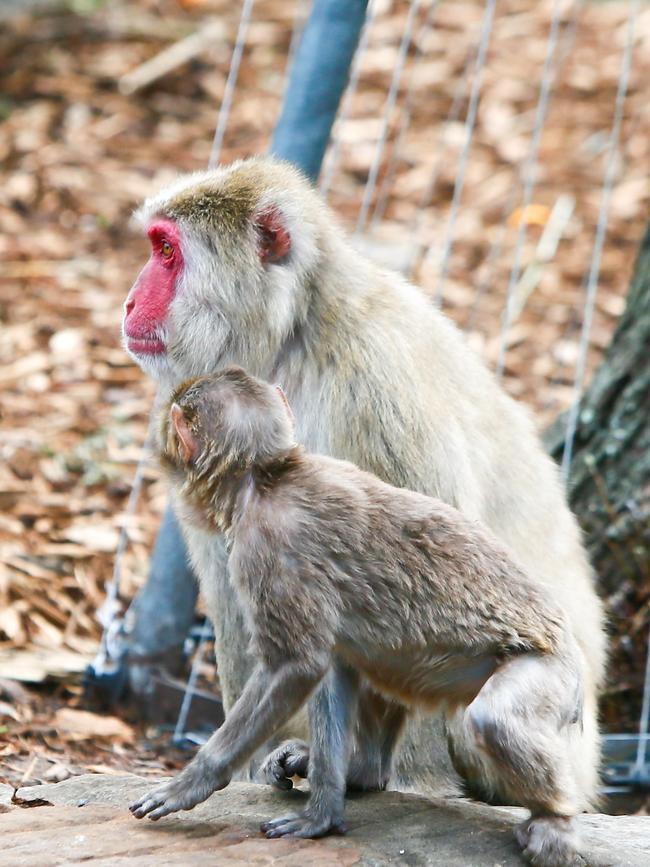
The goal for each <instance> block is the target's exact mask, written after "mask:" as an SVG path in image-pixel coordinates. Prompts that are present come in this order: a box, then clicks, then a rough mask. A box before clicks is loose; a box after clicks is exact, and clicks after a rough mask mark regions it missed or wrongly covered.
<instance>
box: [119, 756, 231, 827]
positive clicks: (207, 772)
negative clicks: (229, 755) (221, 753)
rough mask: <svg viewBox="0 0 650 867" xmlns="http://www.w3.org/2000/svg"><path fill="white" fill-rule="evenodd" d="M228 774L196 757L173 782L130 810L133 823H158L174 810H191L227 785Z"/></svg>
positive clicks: (204, 758) (147, 796)
mask: <svg viewBox="0 0 650 867" xmlns="http://www.w3.org/2000/svg"><path fill="white" fill-rule="evenodd" d="M231 776H232V774H231V773H230V771H228V770H226V769H224V768H223V767H221V768H219V767H218V766H216V765H213V764H212V763H211V762H210V761H209V760H208V759H207V758H206V756H197V757H196V758H195V759H194V760H193V761H191V762H190V763H189V765H188V766H187V767H186V768H185V769H184V770H183V771H181V773H180V774H178V775H177V776H176V777H174V779H173V780H170V781H169V782H168V783H163V784H162V785H161V786H158V787H157V788H155V789H153V790H152V791H151V792H149V793H148V794H146V795H144V797H142V798H139V799H138V800H137V801H135V802H134V803H133V804H131V806H130V807H129V810H131V812H132V813H133V815H134V816H135V817H136V819H142V818H143V817H144V816H149V818H150V819H153V820H154V822H155V821H156V820H157V819H160V818H162V817H163V816H167V815H168V814H169V813H175V812H176V811H177V810H191V809H192V807H195V806H196V805H197V804H200V803H201V801H205V800H206V798H209V797H210V795H211V794H212V793H213V792H216V791H218V790H219V789H224V788H225V787H226V786H227V785H228V783H229V782H230V778H231Z"/></svg>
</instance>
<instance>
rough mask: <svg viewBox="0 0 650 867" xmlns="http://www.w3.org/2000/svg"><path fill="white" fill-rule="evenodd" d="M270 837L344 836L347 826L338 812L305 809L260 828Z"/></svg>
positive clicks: (271, 821)
mask: <svg viewBox="0 0 650 867" xmlns="http://www.w3.org/2000/svg"><path fill="white" fill-rule="evenodd" d="M261 830H262V832H263V833H264V834H265V835H266V836H267V837H269V838H271V837H324V836H325V835H326V834H345V832H346V831H347V826H346V824H345V821H344V820H343V816H342V815H341V814H340V812H339V811H338V810H332V809H329V808H328V807H327V806H326V805H323V806H322V807H320V808H319V809H310V808H309V807H307V809H306V810H303V812H302V813H298V814H296V813H294V814H292V815H290V816H282V817H281V818H280V819H271V820H270V821H269V822H264V824H263V825H262V826H261Z"/></svg>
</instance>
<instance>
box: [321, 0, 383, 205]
mask: <svg viewBox="0 0 650 867" xmlns="http://www.w3.org/2000/svg"><path fill="white" fill-rule="evenodd" d="M376 9H377V3H376V2H375V0H369V2H368V7H367V10H366V21H365V24H364V25H363V32H362V33H361V39H360V40H359V45H358V47H357V50H356V52H355V55H354V60H353V62H352V71H351V72H350V81H349V83H348V86H347V88H346V91H345V96H344V97H343V104H342V105H341V109H340V111H339V115H338V120H337V121H336V128H335V130H334V137H333V141H332V147H331V148H330V152H329V155H328V156H327V158H326V163H325V169H324V171H323V175H322V179H321V182H320V187H319V189H320V193H321V195H322V197H323V198H324V199H325V200H327V197H328V195H329V191H330V189H331V186H332V180H333V178H334V175H335V173H336V169H337V168H338V164H339V160H340V157H341V144H342V139H341V135H340V130H341V127H342V125H343V124H344V123H345V121H346V120H347V119H348V117H349V115H350V112H351V110H352V100H353V98H354V95H355V93H356V92H357V88H358V86H359V76H360V75H361V65H362V62H363V57H364V55H365V53H366V49H367V47H368V41H369V39H370V31H371V29H372V24H373V21H374V20H375V12H376Z"/></svg>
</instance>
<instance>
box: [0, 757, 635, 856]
mask: <svg viewBox="0 0 650 867" xmlns="http://www.w3.org/2000/svg"><path fill="white" fill-rule="evenodd" d="M155 783H156V780H152V779H143V778H142V777H136V776H130V775H126V776H106V775H99V774H86V775H84V776H81V777H73V778H71V779H69V780H65V781H64V782H62V783H56V784H47V785H42V786H33V787H29V788H21V789H19V790H18V793H17V795H18V797H19V798H20V799H22V803H23V805H24V806H17V805H12V804H11V803H10V795H11V791H10V790H9V791H4V789H3V790H2V791H0V795H1V796H2V797H0V841H1V842H0V865H1V867H55V865H71V864H81V863H84V864H90V865H91V867H204V865H205V867H207V865H210V867H220V865H228V867H230V865H247V867H249V865H251V867H258V865H270V864H280V865H283V867H285V865H286V867H305V865H313V867H352V865H360V867H383V865H409V867H420V865H422V867H424V865H437V867H521V865H522V864H523V863H524V862H523V859H522V858H521V856H520V855H519V852H518V850H517V847H516V845H515V843H514V840H513V835H512V829H513V827H514V825H515V824H517V822H518V821H520V820H521V819H522V818H524V817H525V816H526V813H525V811H524V810H518V809H514V808H504V807H487V806H485V805H483V804H476V803H474V802H471V801H466V800H462V799H444V800H442V799H439V800H434V799H428V798H424V797H421V796H419V795H410V794H403V793H400V792H380V793H376V794H366V795H357V796H352V797H350V798H349V799H348V807H347V820H348V825H349V828H350V830H349V832H348V834H347V835H346V836H345V837H327V838H325V839H323V840H290V839H289V840H287V839H279V840H267V839H266V838H265V837H263V836H262V835H261V833H260V831H259V825H260V823H261V822H262V821H264V820H265V819H269V818H273V817H275V816H279V815H282V814H283V813H286V812H289V811H292V810H297V809H300V808H301V807H302V805H303V804H304V802H305V800H306V793H305V792H300V791H295V790H294V791H292V792H286V793H280V792H276V791H274V790H271V789H270V788H268V787H266V786H256V785H253V784H250V783H232V784H231V785H230V786H229V787H228V788H227V789H225V790H224V791H222V792H217V793H216V794H214V795H213V796H212V797H211V798H209V799H208V800H207V801H206V802H205V803H203V804H200V805H199V806H198V807H195V809H194V810H192V811H190V812H188V813H179V814H176V815H174V816H168V817H166V818H164V819H161V820H160V821H159V822H157V823H154V822H151V821H149V820H147V819H142V820H140V821H138V820H136V819H134V818H133V817H132V816H131V814H130V813H129V812H128V810H127V805H128V804H129V803H130V802H131V801H133V800H134V799H135V798H136V797H137V796H138V795H140V794H144V792H146V791H147V790H148V789H150V788H151V787H152V786H153V785H154V784H155ZM8 796H9V797H8ZM36 799H39V800H40V801H41V804H42V802H43V801H47V802H49V805H42V806H35V807H32V808H28V807H27V806H25V805H26V804H28V803H29V802H30V801H35V800H36ZM580 824H581V827H582V834H583V837H584V842H585V848H584V853H585V856H586V858H587V863H588V865H590V867H606V865H607V867H649V865H650V817H645V816H644V817H632V816H604V815H593V816H583V817H581V818H580Z"/></svg>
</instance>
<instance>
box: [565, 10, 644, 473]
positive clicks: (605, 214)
mask: <svg viewBox="0 0 650 867" xmlns="http://www.w3.org/2000/svg"><path fill="white" fill-rule="evenodd" d="M639 5H640V0H630V15H629V18H628V23H627V32H626V38H625V46H624V48H623V58H622V61H621V72H620V75H619V79H618V88H617V91H616V101H615V105H614V119H613V123H612V128H611V131H610V135H609V142H608V146H607V161H606V165H605V174H604V179H603V186H602V194H601V199H600V208H599V212H598V222H597V225H596V236H595V239H594V247H593V252H592V256H591V265H590V268H589V275H588V278H587V296H586V301H585V313H584V319H583V322H582V331H581V334H580V345H579V349H578V360H577V362H576V372H575V378H574V384H573V401H572V404H571V408H570V410H569V415H568V419H567V427H566V434H565V437H564V451H563V453H562V475H563V477H564V478H565V479H566V478H567V476H568V473H569V469H570V467H571V458H572V455H573V443H574V439H575V435H576V428H577V424H578V413H579V410H580V402H581V400H582V392H583V389H584V380H585V372H586V367H587V354H588V352H589V338H590V335H591V326H592V322H593V315H594V307H595V305H596V295H597V293H598V277H599V275H600V260H601V257H602V253H603V246H604V243H605V235H606V232H607V221H608V218H609V205H610V200H611V197H612V190H613V188H614V180H615V176H616V168H617V160H618V155H619V141H620V137H621V126H622V124H623V110H624V107H625V97H626V95H627V90H628V85H629V81H630V70H631V68H632V54H633V48H634V33H635V28H636V22H637V18H638V14H639Z"/></svg>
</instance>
